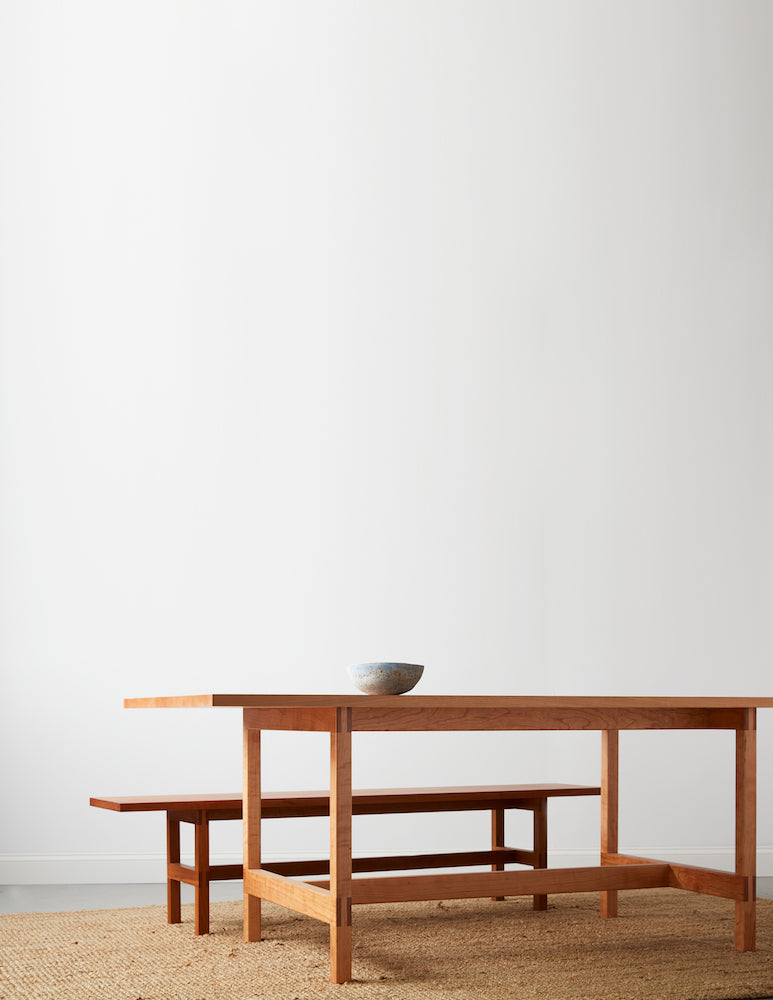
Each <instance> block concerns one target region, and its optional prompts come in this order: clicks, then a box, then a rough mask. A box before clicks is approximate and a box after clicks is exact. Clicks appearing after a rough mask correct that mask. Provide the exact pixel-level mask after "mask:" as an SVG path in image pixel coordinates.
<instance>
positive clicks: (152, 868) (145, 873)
mask: <svg viewBox="0 0 773 1000" xmlns="http://www.w3.org/2000/svg"><path fill="white" fill-rule="evenodd" d="M388 853H389V852H388V851H384V852H379V851H377V850H374V851H373V852H372V854H373V855H378V854H388ZM627 853H629V854H634V855H636V856H639V857H645V858H663V859H664V860H669V861H677V862H680V863H682V864H687V865H696V866H698V867H700V868H718V869H721V870H723V871H732V870H733V868H734V865H735V862H734V858H735V852H734V849H733V848H732V847H717V848H714V847H684V846H682V847H636V848H629V849H628V850H627ZM307 857H309V855H308V854H298V853H293V854H272V855H271V857H270V858H266V860H271V861H299V860H302V859H303V858H307ZM211 861H212V864H217V865H228V864H230V865H233V864H239V863H240V862H241V855H239V854H213V855H212V857H211ZM549 863H550V865H551V867H556V868H560V867H567V868H571V867H581V866H584V865H597V864H598V851H592V850H575V851H570V850H556V851H551V852H550V854H549ZM757 871H758V874H759V875H761V876H763V877H771V876H773V847H760V848H758V849H757ZM164 881H166V858H165V856H164V855H163V854H160V853H158V854H0V885H80V884H87V883H95V882H96V883H132V882H164Z"/></svg>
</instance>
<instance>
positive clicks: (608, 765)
mask: <svg viewBox="0 0 773 1000" xmlns="http://www.w3.org/2000/svg"><path fill="white" fill-rule="evenodd" d="M618 743H619V733H618V731H617V730H616V729H605V730H603V731H602V733H601V854H602V862H601V863H602V864H603V863H604V861H603V855H604V854H617V852H618V844H617V809H618V798H617V788H618ZM601 916H602V917H616V916H617V890H616V889H614V890H609V891H607V892H602V893H601Z"/></svg>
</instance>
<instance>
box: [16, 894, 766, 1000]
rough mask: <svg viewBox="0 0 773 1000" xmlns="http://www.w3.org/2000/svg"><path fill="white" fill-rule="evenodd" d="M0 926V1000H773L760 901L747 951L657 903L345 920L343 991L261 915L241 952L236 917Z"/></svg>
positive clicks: (697, 902)
mask: <svg viewBox="0 0 773 1000" xmlns="http://www.w3.org/2000/svg"><path fill="white" fill-rule="evenodd" d="M211 912H212V921H211V924H212V933H211V934H210V935H209V936H206V937H204V936H202V937H196V936H195V935H194V933H193V927H192V924H191V920H192V906H184V907H183V920H184V921H186V922H184V923H182V924H177V925H171V926H170V925H168V924H167V923H166V914H165V909H164V907H162V906H150V907H141V908H135V909H118V910H90V911H89V910H87V911H80V912H74V913H22V914H11V915H6V916H0V997H2V998H3V1000H97V998H99V1000H253V998H255V1000H258V998H260V1000H307V998H310V997H330V998H332V997H338V998H345V1000H360V998H362V1000H366V998H368V1000H369V998H379V1000H382V998H390V1000H391V998H401V1000H402V998H405V1000H425V998H426V1000H441V998H443V1000H445V998H448V997H456V998H460V997H471V998H477V997H481V998H483V997H485V998H487V1000H491V998H498V997H515V998H518V1000H532V998H546V1000H637V998H639V997H647V998H649V1000H653V998H654V1000H698V998H701V1000H704V998H705V1000H730V998H733V1000H734V998H740V997H769V996H771V997H773V900H760V902H759V911H758V946H757V951H755V952H747V953H739V952H736V951H735V950H734V948H733V905H732V903H729V902H728V901H727V900H720V899H713V898H711V897H707V896H696V895H692V894H689V893H686V892H681V891H678V890H671V889H653V890H646V891H639V892H635V893H634V892H628V893H621V894H620V914H621V915H620V916H619V917H618V918H617V919H614V920H602V919H601V918H600V917H599V916H598V897H597V896H596V895H591V894H583V895H561V896H558V895H556V896H551V897H550V907H549V909H548V910H547V911H546V912H543V913H538V912H534V911H533V910H532V909H531V900H530V899H528V898H513V899H507V900H505V901H504V902H492V901H489V900H455V901H449V902H442V903H436V902H433V903H404V904H400V905H390V906H385V905H379V906H358V907H356V908H355V911H354V919H353V924H354V959H353V968H352V974H353V976H354V982H351V983H346V984H344V985H342V986H334V985H332V984H331V983H330V981H329V959H328V929H327V926H326V925H324V924H321V923H319V922H317V921H314V920H311V919H308V918H306V917H302V916H299V915H297V914H295V913H292V912H290V911H288V910H284V909H280V908H279V907H276V906H272V905H271V904H264V921H263V923H264V934H265V938H264V940H263V941H261V942H259V943H255V944H245V943H244V942H243V941H242V939H241V903H240V902H232V903H216V904H214V905H213V906H212V911H211Z"/></svg>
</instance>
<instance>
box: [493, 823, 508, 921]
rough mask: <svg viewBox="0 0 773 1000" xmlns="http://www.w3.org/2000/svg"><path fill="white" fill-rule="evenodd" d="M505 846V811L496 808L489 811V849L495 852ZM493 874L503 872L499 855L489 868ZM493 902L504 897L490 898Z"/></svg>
mask: <svg viewBox="0 0 773 1000" xmlns="http://www.w3.org/2000/svg"><path fill="white" fill-rule="evenodd" d="M504 846H505V810H504V809H503V808H502V807H501V806H498V807H497V808H496V809H492V810H491V847H492V850H494V851H496V850H497V848H499V849H500V851H501V850H502V849H504ZM491 870H492V871H493V872H503V871H504V870H505V861H504V856H503V855H502V854H501V853H500V855H499V857H496V856H495V861H494V864H493V865H492V866H491ZM491 898H492V900H494V902H500V903H501V902H502V901H503V900H504V898H505V897H504V896H492V897H491Z"/></svg>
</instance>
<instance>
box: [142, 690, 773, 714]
mask: <svg viewBox="0 0 773 1000" xmlns="http://www.w3.org/2000/svg"><path fill="white" fill-rule="evenodd" d="M263 706H266V707H272V706H285V707H308V706H312V707H315V706H316V707H326V708H331V707H332V708H353V709H354V708H364V707H370V708H392V709H394V710H396V711H402V710H403V709H404V708H407V707H408V706H410V707H412V708H460V707H464V706H467V707H470V708H475V707H479V708H497V707H499V708H525V709H534V708H550V709H554V708H583V707H584V708H720V709H721V708H773V698H767V697H765V698H763V697H759V698H753V697H745V698H733V697H709V698H700V697H686V696H680V697H643V698H642V697H628V696H607V697H596V696H593V695H570V696H564V695H544V696H543V695H463V694H452V695H418V694H404V695H368V694H198V695H165V696H162V697H153V698H125V699H124V707H125V708H217V707H221V708H229V707H230V708H260V707H263Z"/></svg>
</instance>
